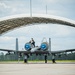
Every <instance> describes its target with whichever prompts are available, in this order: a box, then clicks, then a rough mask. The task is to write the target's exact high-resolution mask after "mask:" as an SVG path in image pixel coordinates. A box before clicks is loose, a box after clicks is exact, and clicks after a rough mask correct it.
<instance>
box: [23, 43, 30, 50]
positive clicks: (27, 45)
mask: <svg viewBox="0 0 75 75" xmlns="http://www.w3.org/2000/svg"><path fill="white" fill-rule="evenodd" d="M24 48H25V50H27V51H29V50H31V43H26V44H25V46H24Z"/></svg>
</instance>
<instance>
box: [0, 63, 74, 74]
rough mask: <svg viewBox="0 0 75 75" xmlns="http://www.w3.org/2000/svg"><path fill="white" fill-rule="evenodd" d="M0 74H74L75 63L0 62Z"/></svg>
mask: <svg viewBox="0 0 75 75" xmlns="http://www.w3.org/2000/svg"><path fill="white" fill-rule="evenodd" d="M0 75H75V64H0Z"/></svg>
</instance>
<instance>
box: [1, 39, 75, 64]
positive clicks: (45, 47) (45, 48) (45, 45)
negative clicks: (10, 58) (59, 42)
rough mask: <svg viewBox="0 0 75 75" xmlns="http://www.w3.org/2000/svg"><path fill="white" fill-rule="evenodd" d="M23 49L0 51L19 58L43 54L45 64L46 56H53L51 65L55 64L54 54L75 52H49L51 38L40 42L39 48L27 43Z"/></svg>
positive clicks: (70, 50) (71, 50)
mask: <svg viewBox="0 0 75 75" xmlns="http://www.w3.org/2000/svg"><path fill="white" fill-rule="evenodd" d="M24 47H25V50H8V49H0V51H7V52H8V53H9V54H10V53H11V52H14V53H17V54H18V56H21V54H23V55H25V56H31V55H32V54H36V55H42V54H43V55H44V56H45V63H47V55H52V56H53V58H52V61H53V63H55V58H54V56H55V55H56V54H60V53H67V52H73V51H75V49H69V50H60V51H51V38H49V42H47V41H42V43H41V45H40V46H35V47H33V45H32V44H31V43H30V42H27V43H26V44H25V46H24ZM25 58H26V57H25ZM26 59H27V58H26ZM24 62H25V61H24Z"/></svg>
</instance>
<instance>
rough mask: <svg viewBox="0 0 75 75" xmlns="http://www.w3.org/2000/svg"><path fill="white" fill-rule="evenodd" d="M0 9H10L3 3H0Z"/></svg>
mask: <svg viewBox="0 0 75 75" xmlns="http://www.w3.org/2000/svg"><path fill="white" fill-rule="evenodd" d="M0 8H5V9H8V8H10V7H9V6H8V5H6V4H5V3H3V2H0Z"/></svg>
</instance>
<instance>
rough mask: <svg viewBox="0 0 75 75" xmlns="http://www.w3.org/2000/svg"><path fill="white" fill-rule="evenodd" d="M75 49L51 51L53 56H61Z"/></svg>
mask: <svg viewBox="0 0 75 75" xmlns="http://www.w3.org/2000/svg"><path fill="white" fill-rule="evenodd" d="M73 51H75V49H67V50H60V51H51V54H59V53H66V52H73Z"/></svg>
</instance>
